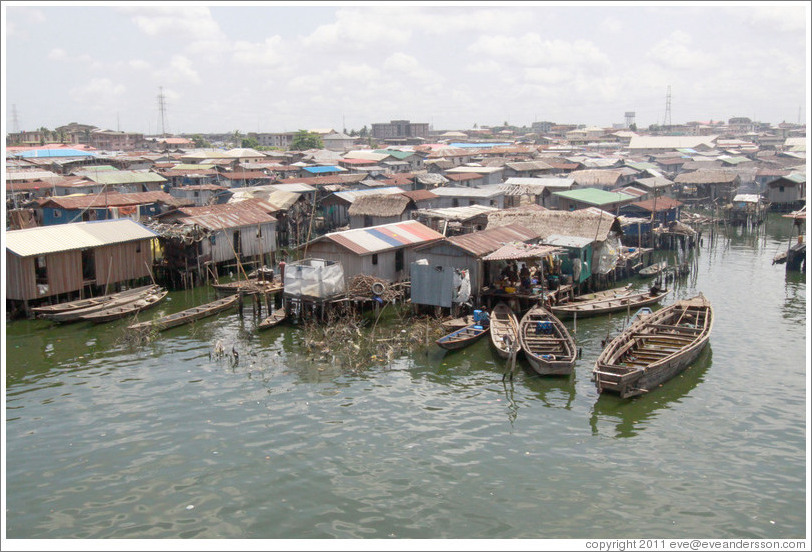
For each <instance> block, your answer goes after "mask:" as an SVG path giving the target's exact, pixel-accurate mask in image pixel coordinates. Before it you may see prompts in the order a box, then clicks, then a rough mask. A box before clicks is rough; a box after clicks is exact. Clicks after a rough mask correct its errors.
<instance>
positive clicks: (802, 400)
mask: <svg viewBox="0 0 812 552" xmlns="http://www.w3.org/2000/svg"><path fill="white" fill-rule="evenodd" d="M793 233H794V230H793V228H792V225H791V223H790V221H789V220H787V219H783V218H781V217H778V216H771V217H770V219H769V221H768V222H767V223H766V225H765V227H763V228H762V229H761V230H760V231H759V232H758V233H756V234H753V233H747V232H743V233H742V232H732V235H731V236H730V237H729V238H727V237H723V236H720V237H718V238H717V239H716V240H714V242H713V243H712V244H711V240H710V239H709V235H708V231H707V230H706V231H705V235H704V237H703V242H704V245H703V246H702V247H701V248H699V249H698V250H697V251H696V270H695V272H694V273H693V274H692V275H691V276H690V277H688V278H687V279H686V280H684V281H683V282H681V283H680V284H679V285H678V286H674V292H673V294H672V295H669V297H668V298H667V302H669V303H670V302H671V301H673V300H674V299H675V298H684V297H690V296H693V295H694V294H696V292H699V291H701V292H703V293H704V294H705V296H707V297H708V298H709V299H710V300H711V301H712V303H713V305H714V308H715V316H716V320H715V325H714V329H713V334H712V336H711V340H710V345H709V347H708V348H706V349H705V351H704V352H703V353H702V355H701V356H700V358H699V359H698V361H697V362H696V363H695V364H694V365H693V366H692V367H690V368H689V369H688V370H687V371H686V372H685V373H683V374H682V375H681V376H679V377H678V378H676V379H674V380H672V381H670V382H668V383H666V384H665V385H663V386H662V387H661V388H659V389H657V390H656V391H654V392H652V393H650V394H648V395H646V396H642V397H639V398H636V399H633V400H626V401H623V400H619V399H618V398H617V397H615V396H611V395H606V394H605V395H601V396H599V395H598V393H597V391H596V389H595V386H594V383H593V382H591V381H590V373H591V370H592V366H593V365H594V362H595V359H596V358H597V356H598V354H599V352H600V342H601V340H602V339H604V338H605V337H606V336H607V335H610V336H611V335H613V334H614V333H616V332H617V331H618V330H619V329H620V328H621V327H622V325H623V324H624V322H625V314H624V315H620V316H615V317H601V318H596V319H585V320H579V321H578V322H577V332H576V334H575V335H576V340H577V342H578V345H579V347H580V348H581V350H582V358H581V360H579V362H578V363H577V365H576V368H575V373H574V375H573V376H571V377H568V378H563V379H562V378H541V377H538V376H535V375H533V374H532V373H531V371H530V369H529V367H528V366H527V365H526V364H524V363H523V362H522V361H520V365H521V366H522V367H523V369H522V370H520V371H519V373H518V374H517V375H516V377H515V379H514V380H513V381H512V382H510V381H508V382H505V383H503V382H502V374H503V372H504V367H505V366H504V361H502V360H500V359H499V358H498V357H496V355H494V354H493V353H492V352H491V350H490V349H489V344H488V343H487V341H486V340H482V341H480V342H479V343H477V344H475V345H474V346H471V347H470V348H468V349H465V350H462V351H457V352H453V353H448V352H445V351H442V350H441V349H439V348H437V347H436V346H433V347H431V348H430V349H429V351H428V353H424V352H420V353H416V354H413V355H410V356H408V357H404V358H398V359H396V360H394V361H393V362H391V363H390V364H386V365H373V366H372V367H371V368H364V369H362V370H356V371H346V370H342V369H340V368H338V367H336V366H334V365H332V364H330V363H324V362H319V361H312V360H311V359H309V358H308V357H307V356H306V355H305V354H304V353H303V352H302V347H301V343H300V342H301V340H302V332H301V330H300V329H299V328H297V327H293V326H283V327H278V328H274V329H272V330H268V331H267V332H264V333H258V332H256V331H255V328H254V324H255V322H254V321H253V320H252V319H251V317H250V316H248V315H247V316H246V317H245V318H244V319H240V318H239V316H238V315H237V314H236V313H233V314H225V315H221V316H219V317H218V318H215V319H209V320H207V321H203V322H198V323H196V324H195V325H191V326H186V327H180V328H175V329H172V330H169V331H166V332H163V333H162V334H161V335H160V337H159V338H158V339H156V340H155V341H153V342H152V343H150V344H148V345H146V346H144V347H140V348H133V347H131V346H129V345H127V344H126V340H124V339H122V336H123V334H124V332H125V326H126V325H127V322H126V321H119V322H114V323H110V324H105V325H100V326H92V325H90V324H71V325H64V326H53V325H51V324H50V323H49V322H46V321H40V320H37V321H16V322H12V323H9V324H7V325H6V341H5V347H6V353H5V354H6V359H5V360H6V362H5V378H6V411H5V415H6V423H5V438H6V488H5V493H6V528H7V536H8V538H10V539H17V538H22V539H26V538H189V537H195V538H266V539H288V538H290V539H293V538H306V539H333V538H475V539H489V538H539V539H541V538H545V539H546V538H621V537H623V538H634V537H643V536H646V537H659V538H688V537H708V538H713V537H716V538H739V537H743V538H803V537H804V536H805V527H806V525H805V524H806V520H807V517H808V515H809V512H807V511H806V498H805V489H806V485H807V480H806V473H807V467H808V466H807V465H806V460H807V457H806V448H807V443H806V440H805V429H806V423H807V414H806V405H807V391H808V389H807V357H806V354H807V346H808V343H807V342H806V340H807V295H806V283H805V276H804V275H802V274H787V273H786V271H785V268H784V266H783V265H772V264H771V260H772V258H773V256H774V255H775V253H776V252H778V251H779V250H781V249H782V248H785V247H786V244H787V242H788V240H789V239H791V237H792V236H793ZM633 281H634V282H635V284H636V285H639V286H641V287H642V286H644V285H645V283H644V282H643V281H642V280H633ZM621 283H622V282H621ZM212 297H213V295H212V292H211V290H209V289H205V288H201V289H198V290H195V291H194V292H191V291H187V292H183V291H180V292H173V293H171V294H170V298H169V300H168V302H166V303H165V304H164V305H162V306H161V307H159V308H157V309H153V311H152V312H153V313H156V312H158V311H162V312H163V311H165V312H174V311H176V310H180V309H182V308H186V307H187V306H190V305H193V304H198V303H202V302H205V301H207V300H210V299H211V298H212ZM249 312H250V307H249V308H248V309H246V313H249ZM567 324H568V327H570V328H572V321H569V322H568V323H567ZM393 331H397V329H393ZM218 339H219V340H222V342H223V343H224V344H225V346H226V348H227V349H230V348H231V346H232V345H233V346H234V347H235V348H236V349H237V350H238V351H239V352H240V353H241V354H240V359H239V362H238V363H237V364H236V365H235V364H234V363H232V362H229V361H228V360H216V359H215V360H212V359H211V358H210V356H209V352H210V351H211V350H212V347H213V345H214V343H215V342H216V341H217V340H218Z"/></svg>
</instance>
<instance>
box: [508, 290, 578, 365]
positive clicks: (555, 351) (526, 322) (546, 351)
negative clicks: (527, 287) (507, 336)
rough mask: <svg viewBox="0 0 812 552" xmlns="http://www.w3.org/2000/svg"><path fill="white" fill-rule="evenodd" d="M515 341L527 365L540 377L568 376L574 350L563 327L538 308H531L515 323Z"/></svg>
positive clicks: (556, 319)
mask: <svg viewBox="0 0 812 552" xmlns="http://www.w3.org/2000/svg"><path fill="white" fill-rule="evenodd" d="M519 342H520V344H521V347H522V351H524V355H525V357H526V358H527V360H528V362H529V363H530V366H532V367H533V370H535V371H536V372H537V373H538V374H540V375H542V376H550V375H556V376H557V375H561V376H566V375H568V374H571V373H572V370H573V368H574V367H575V358H576V355H577V349H576V346H575V340H574V339H573V338H572V336H571V335H570V333H569V331H568V330H567V328H566V327H565V326H564V324H563V323H562V322H561V320H559V319H558V318H557V317H556V316H555V315H554V314H553V313H552V312H550V311H548V310H547V309H545V308H544V307H542V306H541V305H536V306H534V307H533V308H531V309H530V310H529V311H527V313H526V314H525V315H524V316H523V317H522V320H521V323H520V324H519Z"/></svg>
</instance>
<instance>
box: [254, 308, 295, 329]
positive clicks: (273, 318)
mask: <svg viewBox="0 0 812 552" xmlns="http://www.w3.org/2000/svg"><path fill="white" fill-rule="evenodd" d="M287 317H288V313H287V312H285V309H276V310H275V311H273V312H272V313H271V314H269V315H268V316H266V317H265V319H264V320H263V321H262V322H260V323H259V325H258V326H257V329H258V330H267V329H269V328H273V327H274V326H278V325H279V324H281V323H282V322H283V321H284V320H285V318H287Z"/></svg>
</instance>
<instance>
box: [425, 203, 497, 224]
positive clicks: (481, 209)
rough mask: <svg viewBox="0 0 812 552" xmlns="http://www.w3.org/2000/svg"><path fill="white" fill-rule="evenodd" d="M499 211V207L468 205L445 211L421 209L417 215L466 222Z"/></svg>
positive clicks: (444, 209)
mask: <svg viewBox="0 0 812 552" xmlns="http://www.w3.org/2000/svg"><path fill="white" fill-rule="evenodd" d="M498 210H499V209H498V208H497V207H491V206H489V205H466V206H464V207H445V208H443V209H419V210H417V211H416V213H417V214H418V215H420V216H427V217H433V218H440V219H446V220H456V221H466V220H470V219H472V218H475V217H478V216H480V215H483V214H488V213H493V212H494V211H498Z"/></svg>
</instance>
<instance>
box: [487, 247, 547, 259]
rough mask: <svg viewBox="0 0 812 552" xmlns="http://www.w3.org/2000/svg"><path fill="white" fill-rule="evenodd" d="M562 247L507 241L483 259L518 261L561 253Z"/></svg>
mask: <svg viewBox="0 0 812 552" xmlns="http://www.w3.org/2000/svg"><path fill="white" fill-rule="evenodd" d="M559 252H561V249H559V248H558V247H554V246H552V245H531V244H524V243H522V244H516V243H507V244H505V245H503V246H502V247H500V248H499V249H497V250H496V251H494V252H493V253H490V254H489V255H485V256H484V257H483V258H482V260H483V261H511V260H515V261H518V260H520V259H530V258H535V259H540V258H541V257H546V256H547V255H551V254H553V253H559Z"/></svg>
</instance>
